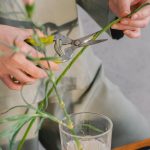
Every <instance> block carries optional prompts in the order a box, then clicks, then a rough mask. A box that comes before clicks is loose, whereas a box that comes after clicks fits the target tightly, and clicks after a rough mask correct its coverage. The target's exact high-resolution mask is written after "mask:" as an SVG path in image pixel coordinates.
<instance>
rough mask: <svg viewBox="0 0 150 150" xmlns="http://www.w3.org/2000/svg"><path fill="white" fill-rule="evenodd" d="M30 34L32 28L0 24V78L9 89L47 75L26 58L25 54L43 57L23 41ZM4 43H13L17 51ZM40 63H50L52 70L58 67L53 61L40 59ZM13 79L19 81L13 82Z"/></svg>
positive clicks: (30, 82)
mask: <svg viewBox="0 0 150 150" xmlns="http://www.w3.org/2000/svg"><path fill="white" fill-rule="evenodd" d="M32 34H33V31H32V29H31V30H30V29H20V28H15V27H10V26H6V25H0V51H1V52H2V53H3V54H2V55H1V56H0V80H2V81H3V82H4V83H5V84H6V85H7V87H8V88H10V89H14V90H20V89H21V87H22V86H23V85H25V84H32V83H34V82H35V81H36V80H37V79H40V78H44V77H46V76H47V75H46V73H45V71H44V70H43V69H41V68H39V67H37V66H36V65H35V64H34V63H32V62H31V61H29V60H28V59H27V58H26V55H25V54H30V55H31V56H32V57H43V54H41V53H39V52H37V51H36V50H35V49H34V48H33V47H31V46H30V45H28V44H27V43H26V42H24V40H25V39H27V38H29V37H31V36H32ZM4 43H6V44H7V45H9V46H12V45H13V44H14V43H15V44H16V45H17V47H18V48H19V52H13V51H12V49H10V48H9V47H8V46H6V45H5V44H4ZM40 65H42V67H44V68H48V66H49V65H50V67H51V69H52V70H57V69H58V66H57V65H56V64H55V63H53V62H49V64H47V62H46V61H45V62H44V61H42V62H41V63H40ZM13 79H15V80H16V81H19V82H15V81H14V80H13Z"/></svg>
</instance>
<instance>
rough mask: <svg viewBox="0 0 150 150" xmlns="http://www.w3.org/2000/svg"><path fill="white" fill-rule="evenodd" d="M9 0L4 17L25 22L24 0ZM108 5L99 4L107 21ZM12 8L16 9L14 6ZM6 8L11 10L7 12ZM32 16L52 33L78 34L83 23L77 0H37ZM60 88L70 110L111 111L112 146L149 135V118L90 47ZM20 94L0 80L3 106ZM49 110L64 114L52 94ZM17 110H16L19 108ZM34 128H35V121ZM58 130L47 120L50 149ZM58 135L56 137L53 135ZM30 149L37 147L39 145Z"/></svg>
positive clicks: (42, 137)
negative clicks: (107, 73) (13, 0)
mask: <svg viewBox="0 0 150 150" xmlns="http://www.w3.org/2000/svg"><path fill="white" fill-rule="evenodd" d="M10 1H11V0H10ZM10 1H8V0H1V1H0V2H1V3H2V4H1V5H0V6H1V9H0V10H2V9H4V8H3V7H4V4H5V8H7V9H4V10H3V12H2V13H1V18H7V19H11V21H9V22H10V25H14V26H16V23H15V21H16V20H19V21H20V24H21V23H22V26H23V22H22V21H24V15H23V12H24V10H23V9H22V4H21V1H20V0H18V2H19V3H18V4H19V6H21V7H18V6H17V5H18V4H16V5H14V7H11V5H12V4H11V2H10ZM106 7H107V5H106V3H104V4H103V3H102V4H101V7H100V8H99V9H100V10H104V11H101V15H102V16H105V17H106V18H107V19H106V18H105V17H104V19H105V22H107V21H108V20H109V19H108V16H107V15H108V14H107V13H106V12H107V10H108V8H106ZM12 8H13V9H14V10H12ZM18 9H19V12H21V13H17V12H18V11H17V12H16V13H13V14H11V13H10V14H11V15H10V16H9V15H6V14H9V13H8V12H9V11H13V12H14V11H16V10H18ZM6 10H7V11H8V10H9V11H8V12H7V13H6ZM4 12H5V13H4ZM102 13H104V14H102ZM12 19H13V21H12ZM33 19H34V21H35V22H37V23H38V24H45V25H46V26H48V29H49V33H53V32H58V31H61V32H63V34H69V36H70V37H71V38H78V37H80V36H81V35H80V24H79V25H77V12H76V7H75V0H63V2H61V1H59V2H58V1H56V0H42V1H41V0H37V1H36V12H35V15H34V18H33ZM1 20H3V22H5V21H6V19H1ZM102 20H103V19H102ZM7 21H8V20H7ZM27 24H28V23H27ZM29 24H30V25H27V26H26V27H27V28H30V27H32V23H29ZM104 24H105V23H104V22H103V25H104ZM66 65H67V63H66V64H62V65H61V70H63V69H64V67H65V66H66ZM60 72H61V71H60ZM58 75H59V73H58ZM38 84H39V83H37V85H33V86H35V91H36V89H37V88H36V87H37V86H38ZM58 88H59V89H61V90H60V94H61V96H62V98H63V99H64V100H65V103H66V106H67V108H68V111H69V112H81V111H89V112H96V113H102V114H105V115H108V116H109V117H110V118H111V119H112V121H113V123H114V131H113V140H112V143H113V146H119V145H122V144H126V143H128V142H132V141H135V140H139V139H143V138H146V137H148V136H149V135H150V134H149V132H150V130H149V126H148V123H147V121H146V120H145V119H144V117H143V116H142V115H141V114H140V112H139V111H138V110H137V109H136V108H135V106H134V105H133V104H132V103H131V102H130V101H129V100H128V99H126V98H125V97H124V95H123V94H122V93H121V91H120V89H119V88H118V87H117V86H116V85H114V84H113V83H112V82H110V81H109V80H108V79H107V78H106V76H105V75H104V72H103V67H102V63H101V60H100V59H99V58H97V57H96V56H95V55H94V54H93V53H92V51H91V50H90V49H88V50H87V51H86V52H85V53H84V54H83V55H82V56H81V57H80V58H79V60H78V61H77V62H76V63H75V64H74V66H73V67H72V68H71V69H70V71H69V72H68V73H67V75H66V76H65V77H64V79H63V80H62V82H61V83H60V84H59V85H58ZM4 89H5V90H4ZM31 89H32V90H33V88H31V87H27V90H28V91H31ZM41 93H42V88H41ZM19 95H20V94H19V92H14V91H11V90H9V89H8V88H6V86H5V85H4V84H3V83H1V84H0V103H1V105H0V110H4V109H8V108H10V107H11V106H14V105H15V104H19V103H20V104H21V103H22V100H21V97H20V96H19ZM31 97H33V93H32V92H31ZM29 99H30V98H29ZM31 99H32V98H31ZM47 111H48V112H50V113H53V114H55V115H56V116H57V117H59V118H62V117H63V115H62V112H61V111H60V110H59V108H58V107H57V105H56V104H55V100H54V99H53V97H51V98H50V104H49V106H48V108H47ZM22 112H24V110H21V111H19V112H17V113H22ZM14 113H15V114H16V112H14ZM139 121H140V122H139ZM34 128H36V125H35V127H34ZM2 129H3V128H0V130H2ZM54 129H55V130H54ZM45 133H46V134H45ZM30 134H31V135H29V137H28V139H29V140H30V139H32V141H33V143H36V142H35V140H34V139H36V136H35V134H34V130H33V132H31V133H30ZM57 134H58V130H57V126H56V125H55V124H52V122H51V121H49V120H46V121H45V123H44V124H43V127H42V129H41V131H40V140H41V142H42V143H43V144H44V145H45V147H47V149H50V147H52V146H55V145H57ZM21 135H22V133H20V137H21ZM55 136H56V138H54V137H55ZM20 137H18V139H17V140H19V139H20ZM46 139H52V140H54V141H52V140H48V141H47V140H46ZM50 141H52V142H50ZM33 143H32V144H31V143H30V142H28V141H27V143H26V146H29V147H30V146H31V147H32V146H33V145H34V144H33ZM2 144H6V142H3V143H2ZM35 145H36V144H35ZM25 149H27V148H24V150H25ZM30 149H32V150H34V149H36V150H37V148H36V147H32V148H30ZM51 149H53V150H54V149H55V150H56V149H57V147H52V148H51Z"/></svg>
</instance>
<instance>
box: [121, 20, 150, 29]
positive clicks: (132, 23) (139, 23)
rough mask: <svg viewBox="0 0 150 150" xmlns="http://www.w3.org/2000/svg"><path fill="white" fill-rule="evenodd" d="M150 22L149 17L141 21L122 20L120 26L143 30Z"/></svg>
mask: <svg viewBox="0 0 150 150" xmlns="http://www.w3.org/2000/svg"><path fill="white" fill-rule="evenodd" d="M149 22H150V17H147V18H145V19H142V20H132V19H123V20H122V21H121V24H123V25H128V26H131V27H135V28H145V27H146V26H147V25H148V24H149Z"/></svg>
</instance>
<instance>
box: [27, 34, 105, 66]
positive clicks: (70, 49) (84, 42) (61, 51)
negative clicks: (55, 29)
mask: <svg viewBox="0 0 150 150" xmlns="http://www.w3.org/2000/svg"><path fill="white" fill-rule="evenodd" d="M96 33H97V32H96ZM96 33H93V34H90V35H87V36H85V37H82V38H79V39H75V40H73V39H70V38H69V37H67V36H64V35H62V34H59V33H58V34H55V35H49V36H46V37H40V38H39V40H40V42H41V43H43V44H44V45H50V44H54V50H55V51H56V53H57V54H58V56H59V58H60V60H59V61H58V63H63V62H66V61H69V60H70V59H71V58H72V56H73V53H74V51H75V50H76V49H77V48H79V47H84V46H90V45H94V44H97V43H101V42H105V41H106V40H107V39H100V40H93V36H94V35H95V34H96ZM25 41H26V42H27V43H28V44H30V45H32V46H37V47H38V46H40V44H39V43H38V42H36V40H34V39H33V38H28V39H26V40H25Z"/></svg>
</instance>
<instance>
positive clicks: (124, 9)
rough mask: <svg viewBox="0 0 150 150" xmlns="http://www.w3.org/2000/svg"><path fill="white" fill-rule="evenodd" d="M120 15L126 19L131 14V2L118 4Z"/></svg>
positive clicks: (129, 0) (123, 0) (124, 0)
mask: <svg viewBox="0 0 150 150" xmlns="http://www.w3.org/2000/svg"><path fill="white" fill-rule="evenodd" d="M118 7H119V8H118V15H119V17H124V16H126V15H128V14H130V12H131V0H120V2H119V4H118Z"/></svg>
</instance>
